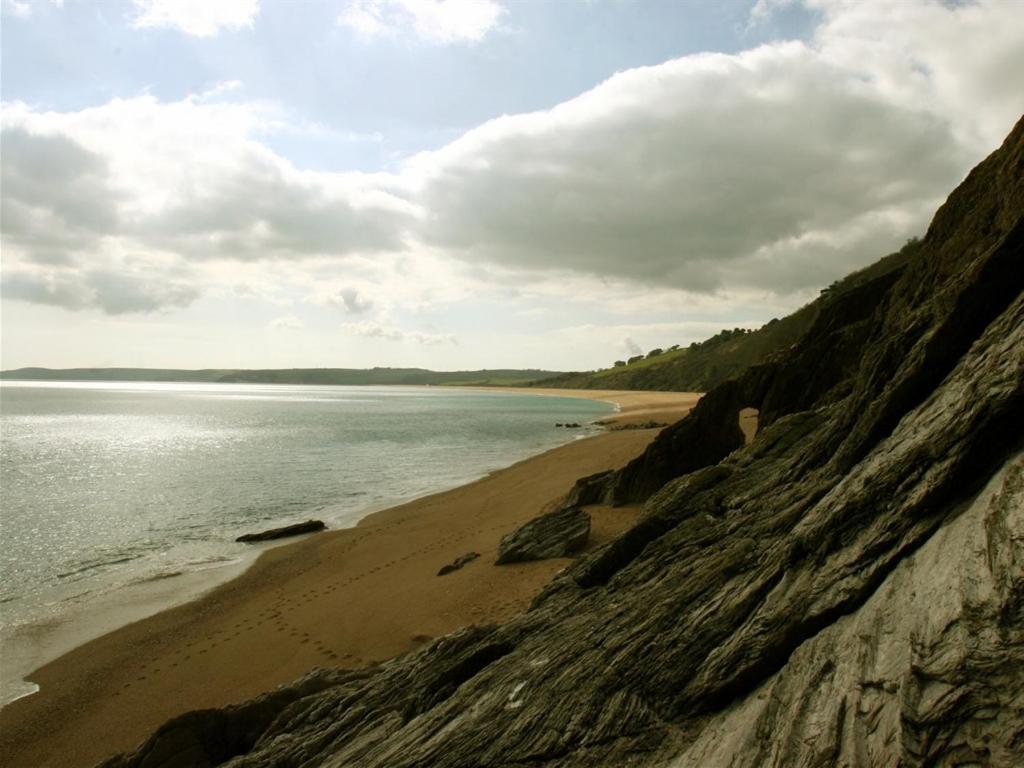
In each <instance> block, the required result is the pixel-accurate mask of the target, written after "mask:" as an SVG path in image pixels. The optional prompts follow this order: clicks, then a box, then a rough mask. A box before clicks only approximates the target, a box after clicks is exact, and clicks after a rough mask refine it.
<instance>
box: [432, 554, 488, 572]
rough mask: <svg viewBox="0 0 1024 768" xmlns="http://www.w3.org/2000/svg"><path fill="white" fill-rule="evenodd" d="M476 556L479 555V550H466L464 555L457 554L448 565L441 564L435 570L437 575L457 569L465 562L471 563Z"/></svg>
mask: <svg viewBox="0 0 1024 768" xmlns="http://www.w3.org/2000/svg"><path fill="white" fill-rule="evenodd" d="M478 557H480V553H479V552H467V553H466V554H464V555H459V556H458V557H457V558H455V559H454V560H453V561H452V562H450V563H448V565H444V566H441V570H439V571H438V572H437V575H438V576H445V575H447V574H449V573H451V572H452V571H457V570H459V569H460V568H461V567H462V566H464V565H465V564H466V563H471V562H473V561H474V560H476V559H477V558H478Z"/></svg>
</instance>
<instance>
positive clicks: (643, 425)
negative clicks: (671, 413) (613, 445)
mask: <svg viewBox="0 0 1024 768" xmlns="http://www.w3.org/2000/svg"><path fill="white" fill-rule="evenodd" d="M667 426H668V424H667V423H666V422H664V421H634V422H631V423H626V424H616V425H615V426H613V427H612V428H611V431H612V432H621V431H623V430H629V429H662V428H664V427H667Z"/></svg>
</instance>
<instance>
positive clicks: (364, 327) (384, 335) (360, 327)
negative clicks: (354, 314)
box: [341, 320, 459, 345]
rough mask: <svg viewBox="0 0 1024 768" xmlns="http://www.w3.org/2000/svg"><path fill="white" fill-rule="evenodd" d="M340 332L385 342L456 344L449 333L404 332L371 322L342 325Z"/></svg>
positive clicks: (456, 341)
mask: <svg viewBox="0 0 1024 768" xmlns="http://www.w3.org/2000/svg"><path fill="white" fill-rule="evenodd" d="M341 327H342V330H344V331H345V332H346V333H349V334H352V335H354V336H367V337H369V338H374V339H385V340H386V341H412V342H415V343H416V344H425V345H436V344H458V343H459V342H458V339H456V338H455V336H454V335H453V334H451V333H428V332H425V331H404V330H402V329H400V328H396V327H394V326H390V325H383V324H381V323H376V322H373V321H371V320H361V321H359V322H358V323H342V324H341Z"/></svg>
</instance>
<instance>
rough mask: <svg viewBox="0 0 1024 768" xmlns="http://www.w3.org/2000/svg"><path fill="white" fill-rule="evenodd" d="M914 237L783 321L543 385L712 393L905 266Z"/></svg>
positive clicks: (727, 332) (914, 246) (914, 245)
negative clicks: (851, 294) (832, 307)
mask: <svg viewBox="0 0 1024 768" xmlns="http://www.w3.org/2000/svg"><path fill="white" fill-rule="evenodd" d="M918 243H919V241H918V240H917V239H916V238H915V239H913V240H911V241H909V242H908V243H907V244H906V245H904V246H903V248H901V249H900V250H899V251H897V252H896V253H892V254H889V255H888V256H886V257H884V258H882V259H880V260H879V261H877V262H875V263H874V264H872V265H871V266H869V267H865V268H864V269H861V270H858V271H857V272H853V273H852V274H850V275H847V276H846V277H845V278H843V279H842V280H837V281H836V282H834V283H833V284H832V285H830V286H828V287H827V288H824V289H823V290H822V291H821V295H820V296H819V297H818V298H817V299H815V300H814V301H812V302H811V303H809V304H807V305H805V306H803V307H801V308H800V309H798V310H797V311H796V312H794V313H793V314H791V315H788V316H786V317H784V318H782V319H781V320H779V319H774V320H771V321H770V322H768V323H766V324H765V325H763V326H761V328H759V329H757V330H756V331H746V330H744V329H742V328H735V329H725V330H722V331H721V332H719V333H718V334H716V335H715V336H712V337H711V338H710V339H706V340H705V341H702V342H695V343H693V344H691V345H690V346H689V347H683V348H671V349H669V350H668V351H665V352H661V353H660V354H654V353H652V354H651V356H649V357H641V358H632V359H631V360H630V361H629V362H628V363H627V364H625V365H622V364H619V365H615V366H613V367H611V368H605V369H602V370H599V371H591V372H585V373H566V374H563V375H561V376H557V377H555V378H551V379H545V380H544V381H543V383H542V384H541V383H540V382H538V383H537V385H540V386H545V387H566V388H572V389H654V390H680V391H694V392H706V391H707V390H709V389H711V388H712V387H715V386H717V385H718V384H721V383H722V382H723V381H726V380H727V379H730V378H732V377H734V376H736V375H738V374H739V373H741V372H742V371H743V370H745V369H746V368H747V367H749V366H751V365H756V364H757V363H760V362H762V361H764V360H765V359H766V358H768V357H769V356H770V355H772V354H773V353H775V352H777V351H779V350H781V349H785V348H787V347H789V346H791V345H793V344H795V343H796V342H797V341H798V340H799V339H800V337H801V336H803V334H804V333H805V332H806V331H807V329H808V328H810V327H811V325H812V324H813V323H814V320H815V318H816V317H817V316H818V313H819V312H820V311H821V309H822V307H825V306H827V305H828V304H829V302H832V301H835V300H836V299H837V298H838V297H839V296H842V295H843V294H844V293H846V292H848V291H850V290H852V289H853V288H856V287H857V286H859V285H863V284H864V283H866V282H868V281H869V280H873V279H875V278H877V277H881V276H882V275H885V274H887V273H889V272H891V271H893V270H895V269H899V268H901V267H902V266H903V265H904V264H905V263H906V262H907V260H908V259H909V258H910V257H911V256H912V255H913V253H914V252H915V251H916V250H917V248H918Z"/></svg>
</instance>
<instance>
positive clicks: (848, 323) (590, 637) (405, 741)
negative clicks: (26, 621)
mask: <svg viewBox="0 0 1024 768" xmlns="http://www.w3.org/2000/svg"><path fill="white" fill-rule="evenodd" d="M1022 289H1024V121H1022V122H1021V123H1018V125H1017V127H1016V128H1015V129H1014V131H1013V132H1012V133H1011V135H1010V136H1009V138H1008V139H1007V140H1006V142H1005V143H1004V145H1003V147H1002V148H1001V149H999V150H998V151H996V152H995V153H993V154H992V155H991V156H990V157H989V158H988V159H986V160H985V161H984V162H983V163H981V164H980V165H979V166H978V167H977V168H976V169H975V170H974V171H972V172H971V174H970V175H969V176H968V177H967V179H966V180H965V181H964V182H963V183H962V184H961V185H960V187H958V188H957V190H956V191H954V192H953V194H952V195H950V197H949V199H948V200H947V202H946V203H945V204H944V205H943V206H942V207H941V208H940V209H939V211H938V212H937V214H936V216H935V218H934V220H933V222H932V224H931V226H930V227H929V230H928V233H927V235H926V236H925V238H924V239H923V241H922V243H921V247H920V248H919V249H918V251H917V252H916V253H915V255H914V257H913V258H912V259H911V260H910V261H909V262H908V263H907V264H906V265H905V266H904V267H903V268H902V269H901V270H899V271H898V272H896V273H893V274H891V275H889V276H885V277H883V278H879V279H878V280H875V281H871V282H870V283H868V284H866V285H864V286H863V287H862V289H861V293H860V295H858V296H857V297H855V298H850V299H849V300H848V301H843V302H834V303H830V304H829V305H828V308H827V309H826V310H823V311H822V313H821V315H820V316H819V317H818V318H817V319H816V321H815V323H814V325H813V327H812V328H811V330H810V331H809V332H808V334H807V335H806V336H805V337H804V338H803V339H802V340H801V341H800V342H799V343H797V344H796V345H795V346H794V347H793V348H792V349H790V350H788V351H787V352H786V353H784V354H781V355H779V356H778V357H776V358H774V359H772V360H770V361H768V362H766V363H764V364H762V365H759V366H757V367H755V368H751V369H748V371H747V372H746V373H745V374H743V375H742V376H740V377H739V378H737V379H734V380H732V381H730V382H727V383H726V384H725V385H723V386H721V387H718V388H716V389H715V390H713V391H712V392H710V393H709V394H708V395H707V396H706V397H705V398H704V399H703V400H702V401H701V403H700V404H699V405H698V406H697V407H696V408H695V409H694V410H693V412H692V413H691V414H690V415H689V416H688V417H687V418H686V419H684V420H683V421H681V422H679V423H678V424H677V425H675V426H673V427H670V428H668V429H666V430H665V431H664V432H663V433H662V434H661V436H660V437H659V438H658V439H657V440H656V441H655V442H654V443H653V444H652V445H651V448H650V449H649V450H648V451H647V452H646V453H645V454H644V455H643V456H641V457H639V458H638V459H637V460H636V461H635V462H633V463H632V464H631V465H629V466H628V467H627V468H626V469H625V470H623V471H622V472H620V473H616V474H615V475H613V476H611V477H610V478H609V479H607V480H606V481H605V482H606V483H607V485H606V486H604V487H605V489H606V490H607V491H608V492H610V493H613V494H614V496H615V498H616V499H618V500H640V499H646V502H645V503H644V507H643V510H642V514H641V518H640V520H639V522H638V523H637V525H636V526H635V527H633V528H632V529H631V530H629V531H628V532H626V533H625V534H624V535H623V536H621V537H620V538H618V539H616V540H615V541H613V542H611V543H609V544H607V545H605V546H604V547H602V548H601V549H599V550H597V551H596V552H594V553H592V554H591V555H589V556H587V557H585V558H581V560H580V561H578V562H577V563H576V564H575V565H574V566H573V567H571V568H569V569H567V570H566V571H565V572H563V573H562V574H561V575H560V576H559V577H557V578H556V579H555V580H554V581H553V582H552V583H551V584H550V585H549V586H548V587H547V588H546V589H545V590H544V591H543V593H542V594H541V595H540V596H538V598H537V599H536V600H535V601H534V604H533V605H532V607H531V609H530V610H529V611H528V612H526V613H525V614H523V615H521V616H519V617H517V618H515V619H513V620H512V621H510V622H508V623H507V624H505V625H502V626H500V627H493V626H488V627H471V628H468V629H466V630H463V631H461V632H459V633H456V634H454V635H450V636H447V637H444V638H440V639H438V640H435V641H433V642H432V643H430V644H429V645H427V646H425V647H424V648H423V649H421V650H419V651H417V652H414V653H410V654H408V655H405V656H402V657H399V658H396V659H394V660H392V661H391V662H388V663H386V664H383V665H381V666H379V667H376V668H373V669H368V670H361V671H352V672H343V671H317V672H313V673H311V674H310V675H309V676H308V677H307V678H305V679H303V680H302V681H299V682H298V683H296V684H294V685H293V686H291V687H286V688H283V689H281V690H278V691H275V692H273V693H270V694H267V695H265V696H263V697H261V698H260V699H257V700H255V701H254V702H250V703H249V704H246V705H242V706H241V707H235V708H230V709H226V710H223V711H217V712H200V713H193V714H191V715H186V716H183V717H181V718H178V719H176V720H175V721H172V722H171V723H169V724H167V725H165V726H164V727H163V728H162V729H161V730H160V731H159V732H158V733H157V734H155V735H154V737H153V738H152V739H151V740H150V741H149V742H147V743H146V744H144V745H142V746H141V747H140V748H139V749H138V750H137V751H136V752H135V753H133V754H131V755H126V756H121V757H118V758H115V759H113V760H112V761H110V762H109V763H108V765H109V766H111V768H114V767H115V766H116V767H117V768H128V766H131V767H133V768H134V767H136V766H139V767H142V766H146V767H147V768H148V767H150V766H153V767H154V768H155V767H156V766H162V767H163V768H173V767H174V766H179V765H182V766H183V765H189V766H192V765H220V764H226V765H230V766H232V767H233V768H242V767H243V766H246V767H249V766H251V767H253V768H255V767H256V766H279V767H282V768H283V767H286V766H294V767H296V768H297V767H298V766H321V765H322V766H381V767H383V766H388V767H389V768H402V767H404V766H410V767H411V766H441V767H451V768H456V767H457V766H458V767H461V766H465V767H466V768H469V766H474V767H476V766H511V765H531V766H548V767H550V768H553V767H554V766H559V768H569V767H575V766H579V767H580V768H582V767H583V766H595V765H596V766H601V765H607V766H640V765H644V766H726V765H728V766H750V767H751V768H753V767H754V766H789V765H800V766H808V767H815V766H821V767H822V768H824V767H825V766H835V765H846V766H874V765H908V766H926V765H927V766H952V765H964V764H969V765H987V766H1013V765H1024V519H1022V518H1024V512H1022V510H1024V459H1022V451H1024V430H1022V425H1024V290H1022ZM743 407H752V408H757V409H759V411H760V426H759V431H758V433H757V436H756V438H755V439H754V440H753V442H752V443H751V444H750V445H748V446H745V447H744V446H743V437H742V434H740V432H739V429H738V427H737V418H736V416H737V413H738V411H739V409H740V408H743Z"/></svg>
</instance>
